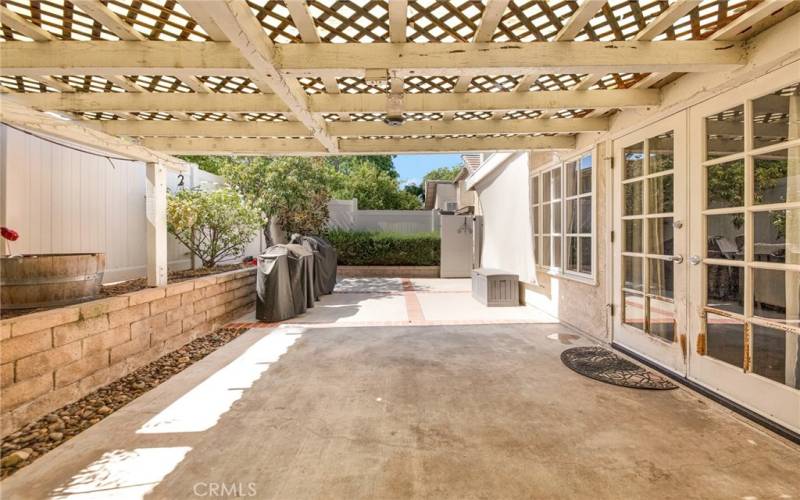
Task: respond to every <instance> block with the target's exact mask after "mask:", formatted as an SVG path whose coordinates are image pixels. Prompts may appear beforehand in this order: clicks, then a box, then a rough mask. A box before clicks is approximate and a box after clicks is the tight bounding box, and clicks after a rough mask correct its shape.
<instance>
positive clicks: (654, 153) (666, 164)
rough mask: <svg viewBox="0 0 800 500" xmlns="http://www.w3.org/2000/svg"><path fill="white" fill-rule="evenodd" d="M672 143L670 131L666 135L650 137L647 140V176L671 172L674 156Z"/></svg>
mask: <svg viewBox="0 0 800 500" xmlns="http://www.w3.org/2000/svg"><path fill="white" fill-rule="evenodd" d="M672 143H673V134H672V131H671V130H670V131H669V132H667V133H666V134H662V135H658V136H656V137H651V138H650V139H648V140H647V147H648V154H649V157H650V158H649V160H650V161H649V162H648V173H649V174H654V173H656V172H663V171H665V170H672V168H673V160H674V156H675V155H674V152H673V145H672Z"/></svg>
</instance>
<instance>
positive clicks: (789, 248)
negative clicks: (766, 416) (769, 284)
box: [784, 96, 800, 387]
mask: <svg viewBox="0 0 800 500" xmlns="http://www.w3.org/2000/svg"><path fill="white" fill-rule="evenodd" d="M798 137H800V96H791V97H789V134H788V139H789V140H793V139H797V138H798ZM799 156H800V147H793V148H789V155H788V157H787V161H788V166H787V169H786V201H787V202H789V203H794V202H797V201H800V158H798V157H799ZM785 224H786V229H785V231H786V263H787V264H800V229H798V228H800V217H797V216H796V215H795V212H794V211H793V210H787V213H786V222H785ZM799 282H800V279H798V273H787V275H786V316H787V317H795V316H797V314H798V311H800V298H798V296H797V289H798V287H800V283H799ZM798 356H800V335H797V334H793V333H787V334H786V364H785V366H784V369H785V370H786V385H788V386H790V387H796V384H797V377H798V376H800V373H798V369H797V362H798V359H797V358H798Z"/></svg>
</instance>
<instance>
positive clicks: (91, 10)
mask: <svg viewBox="0 0 800 500" xmlns="http://www.w3.org/2000/svg"><path fill="white" fill-rule="evenodd" d="M71 1H72V4H73V5H75V6H76V7H78V8H79V9H80V10H81V11H83V12H84V13H85V14H86V15H87V16H89V17H91V18H92V19H94V20H95V21H97V22H98V23H100V24H102V25H103V26H104V27H105V28H107V29H108V31H110V32H112V33H114V34H115V35H117V36H118V37H119V38H120V39H121V40H126V41H133V42H135V41H142V40H145V37H144V35H142V34H141V33H139V32H138V31H136V29H134V27H133V26H131V25H130V24H128V23H126V22H125V21H124V20H123V19H122V18H121V17H119V16H118V15H117V14H115V13H114V12H113V11H112V10H111V9H109V8H108V7H106V6H105V5H103V4H102V3H100V0H71Z"/></svg>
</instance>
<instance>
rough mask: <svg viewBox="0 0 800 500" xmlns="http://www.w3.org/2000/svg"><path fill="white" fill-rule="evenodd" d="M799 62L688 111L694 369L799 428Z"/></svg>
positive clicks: (723, 390)
mask: <svg viewBox="0 0 800 500" xmlns="http://www.w3.org/2000/svg"><path fill="white" fill-rule="evenodd" d="M798 75H800V63H794V64H792V65H789V66H787V67H784V68H782V69H780V70H777V71H774V72H772V73H770V74H769V75H767V76H765V77H762V78H761V79H758V80H755V81H753V82H749V83H748V84H746V85H742V86H740V87H739V88H737V89H735V90H732V91H730V92H728V93H726V94H724V95H722V96H719V97H715V98H714V99H711V100H709V101H706V102H704V103H702V104H700V105H698V106H695V107H694V108H692V110H691V114H690V122H689V123H690V127H691V130H692V135H691V141H690V145H689V146H690V155H691V158H692V169H691V175H690V183H691V186H692V189H691V200H690V206H691V207H693V208H692V218H691V219H690V221H689V222H690V226H691V242H690V248H689V254H690V257H689V260H690V262H691V264H692V265H690V266H689V269H690V276H689V279H690V283H691V289H692V295H691V299H690V308H689V311H690V315H689V316H690V317H689V324H690V328H689V332H690V337H691V343H690V345H692V347H693V349H692V352H691V353H690V355H691V359H690V366H689V377H690V378H691V379H692V380H694V381H696V382H698V383H700V384H702V385H704V386H706V387H708V388H710V389H713V390H714V391H716V392H718V393H720V394H722V395H724V396H725V397H727V398H729V399H731V400H733V401H736V402H737V403H739V404H741V405H742V406H745V407H747V408H750V409H752V410H754V411H756V412H758V413H760V414H762V415H764V416H766V417H768V418H770V419H771V420H774V421H776V422H778V423H779V424H781V425H783V426H785V427H788V428H789V429H792V430H794V431H796V432H800V360H799V359H798V358H799V356H798V351H799V350H800V349H798V345H799V344H800V78H798Z"/></svg>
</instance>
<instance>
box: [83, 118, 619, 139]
mask: <svg viewBox="0 0 800 500" xmlns="http://www.w3.org/2000/svg"><path fill="white" fill-rule="evenodd" d="M84 123H85V124H86V125H87V126H90V127H93V128H96V129H98V130H101V131H103V132H106V133H108V134H111V135H119V136H134V137H297V136H300V137H302V136H308V135H309V132H308V130H307V129H306V128H305V126H303V124H301V123H297V122H198V121H187V122H180V123H176V122H174V121H163V120H137V121H122V120H103V121H100V120H98V121H86V122H84ZM605 130H608V120H605V119H600V118H552V119H549V120H539V119H522V120H491V121H489V120H455V121H443V120H440V121H427V120H426V121H409V122H405V123H403V124H402V125H401V126H399V127H392V126H389V125H386V124H385V123H381V122H374V121H370V122H368V121H351V122H333V123H329V124H328V131H329V132H330V134H331V135H333V136H351V137H352V136H373V135H374V136H409V135H467V134H477V135H488V134H534V133H577V132H595V131H598V132H599V131H605Z"/></svg>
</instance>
